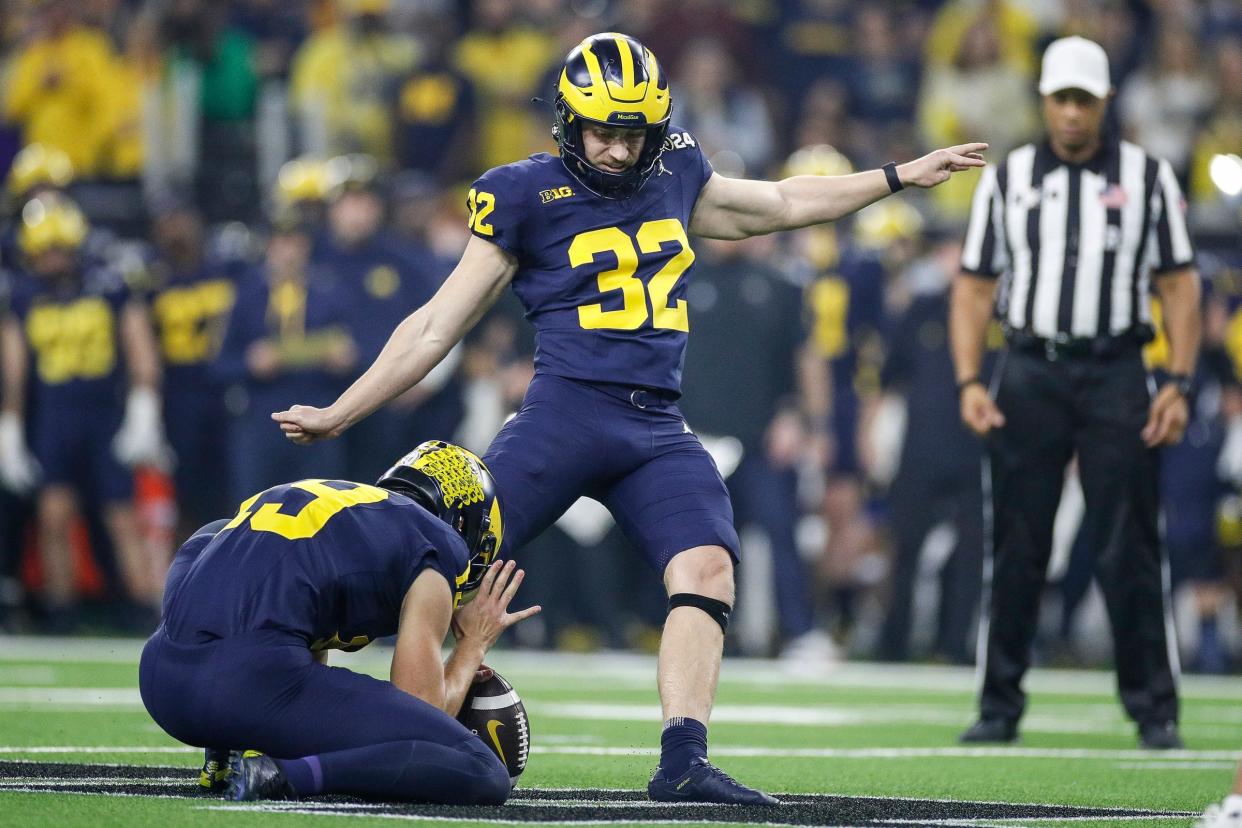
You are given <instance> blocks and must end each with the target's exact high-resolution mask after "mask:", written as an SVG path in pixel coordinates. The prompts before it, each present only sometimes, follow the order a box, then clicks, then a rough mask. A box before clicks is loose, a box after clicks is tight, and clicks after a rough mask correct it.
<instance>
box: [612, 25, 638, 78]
mask: <svg viewBox="0 0 1242 828" xmlns="http://www.w3.org/2000/svg"><path fill="white" fill-rule="evenodd" d="M613 40H615V41H616V42H617V54H618V55H620V56H621V87H622V88H623V89H625V90H626V91H627V92H628V91H629V90H630V89H632V88H633V86H634V52H633V50H632V49H631V48H630V42H629V39H628V38H626V37H625V36H624V35H613Z"/></svg>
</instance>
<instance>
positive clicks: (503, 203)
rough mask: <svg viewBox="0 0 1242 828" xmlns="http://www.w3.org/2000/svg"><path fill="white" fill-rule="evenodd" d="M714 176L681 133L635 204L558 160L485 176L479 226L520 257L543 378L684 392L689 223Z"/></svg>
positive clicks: (475, 203) (476, 206) (477, 192)
mask: <svg viewBox="0 0 1242 828" xmlns="http://www.w3.org/2000/svg"><path fill="white" fill-rule="evenodd" d="M711 174H712V170H711V165H709V164H708V162H707V159H706V158H704V157H703V153H702V152H701V151H700V150H699V147H698V145H697V143H696V142H695V140H694V138H693V137H691V135H690V133H688V132H686V131H684V130H682V129H680V128H678V127H672V128H671V129H670V131H669V136H668V138H667V139H666V141H665V152H664V155H663V156H662V158H661V161H660V166H659V167H658V168H657V171H656V173H655V174H654V175H653V176H652V177H651V179H650V180H649V181H648V182H647V183H646V184H645V185H644V186H643V188H642V189H640V190H639V191H638V192H637V193H636V194H635V195H634V196H632V197H630V198H628V199H620V200H612V199H606V198H602V197H601V196H597V195H595V194H594V193H592V192H591V191H590V190H588V189H586V188H585V187H583V186H582V184H581V183H579V181H578V180H577V179H576V178H574V177H573V176H572V175H571V174H570V173H569V171H568V170H566V169H565V166H564V164H562V163H561V159H560V158H558V157H555V156H552V155H548V154H547V153H539V154H537V155H532V156H531V157H530V158H529V159H527V160H525V161H518V162H516V163H513V164H506V165H505V166H503V167H496V168H494V169H492V170H489V171H488V172H487V173H485V174H484V175H483V176H482V177H481V178H479V179H478V180H477V181H475V183H474V185H473V186H472V187H471V189H470V194H469V196H468V199H467V207H469V209H470V229H471V231H472V232H473V233H474V235H476V236H478V237H480V238H483V239H486V240H487V241H489V242H492V243H493V244H496V245H499V246H500V247H501V248H503V249H504V250H506V251H508V252H509V253H511V254H513V255H514V256H515V257H517V260H518V272H517V275H516V276H515V277H514V279H513V290H514V292H515V293H516V294H517V296H518V298H520V299H521V300H522V304H523V305H524V306H525V308H526V318H527V319H529V320H530V321H531V322H532V323H533V324H534V326H535V331H536V340H535V371H536V372H537V373H545V374H554V375H556V376H561V377H569V378H571V379H581V380H589V381H594V382H614V383H624V384H626V385H640V386H649V387H653V388H662V389H667V390H669V391H673V392H677V391H679V390H680V388H681V371H682V365H683V362H684V359H685V353H686V334H687V332H688V331H689V329H690V324H689V318H688V313H687V307H686V281H687V278H688V276H689V271H690V269H691V266H692V265H693V264H694V251H692V250H691V249H690V242H689V241H688V239H687V233H688V230H687V228H688V227H689V225H690V214H691V213H692V212H693V211H694V205H695V203H696V202H697V201H698V197H699V193H700V191H701V190H702V189H703V186H704V185H705V184H706V183H707V180H708V178H710V177H711Z"/></svg>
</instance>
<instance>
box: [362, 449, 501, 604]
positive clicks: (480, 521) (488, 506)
mask: <svg viewBox="0 0 1242 828" xmlns="http://www.w3.org/2000/svg"><path fill="white" fill-rule="evenodd" d="M376 485H377V486H380V487H382V488H385V489H389V490H391V491H394V492H398V493H400V494H403V495H405V496H406V497H408V498H410V499H411V500H413V501H414V502H415V503H418V504H419V505H420V506H422V507H424V508H425V509H427V510H428V511H429V512H431V513H432V514H433V515H435V516H436V517H438V518H440V520H442V521H444V522H445V523H447V524H448V525H449V526H451V527H453V529H455V530H456V531H457V533H458V534H459V535H461V536H462V538H464V539H465V541H466V547H467V549H468V550H469V554H470V568H469V569H468V570H467V571H466V576H465V579H464V580H463V581H460V582H459V583H458V584H457V585H456V590H457V595H456V596H455V597H456V599H457V601H458V602H460V601H461V599H462V598H463V597H469V595H470V594H471V593H473V592H474V591H475V590H477V589H478V588H479V584H480V582H482V580H483V576H484V575H485V574H486V573H487V570H488V567H490V566H491V565H492V561H494V560H495V559H496V553H497V551H498V550H499V549H500V541H501V539H502V536H503V534H504V530H503V525H502V523H501V519H500V501H499V500H497V499H496V481H495V480H493V479H492V473H491V472H489V471H488V470H487V466H485V465H483V461H482V460H480V459H479V458H478V457H476V456H475V455H474V454H472V453H471V452H469V451H466V450H465V449H464V448H462V447H461V446H455V445H453V444H452V443H446V442H444V441H442V440H428V441H427V442H425V443H423V444H421V445H420V446H418V448H416V449H414V450H413V451H412V452H410V453H409V454H407V455H406V456H405V457H402V458H401V459H400V460H398V461H397V462H396V465H394V466H393V467H392V468H391V469H389V470H388V471H386V472H384V474H383V475H382V476H381V477H380V479H379V480H378V481H377V482H376Z"/></svg>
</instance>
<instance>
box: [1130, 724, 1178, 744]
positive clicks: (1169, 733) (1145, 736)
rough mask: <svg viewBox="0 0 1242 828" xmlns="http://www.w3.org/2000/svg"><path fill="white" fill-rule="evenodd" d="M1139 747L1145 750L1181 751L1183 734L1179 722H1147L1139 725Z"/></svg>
mask: <svg viewBox="0 0 1242 828" xmlns="http://www.w3.org/2000/svg"><path fill="white" fill-rule="evenodd" d="M1139 747H1141V748H1143V750H1181V749H1182V748H1184V747H1186V746H1185V745H1184V744H1182V737H1181V734H1179V733H1178V732H1177V722H1147V723H1146V724H1142V725H1139Z"/></svg>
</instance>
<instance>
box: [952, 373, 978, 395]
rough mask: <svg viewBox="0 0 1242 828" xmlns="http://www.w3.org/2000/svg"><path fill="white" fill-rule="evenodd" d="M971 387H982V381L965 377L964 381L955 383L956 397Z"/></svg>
mask: <svg viewBox="0 0 1242 828" xmlns="http://www.w3.org/2000/svg"><path fill="white" fill-rule="evenodd" d="M972 385H983V380H981V379H979V378H978V377H977V376H976V377H967V378H966V379H964V380H958V383H957V393H958V396H961V394H962V392H963V391H965V390H966V389H967V388H969V387H970V386H972Z"/></svg>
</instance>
